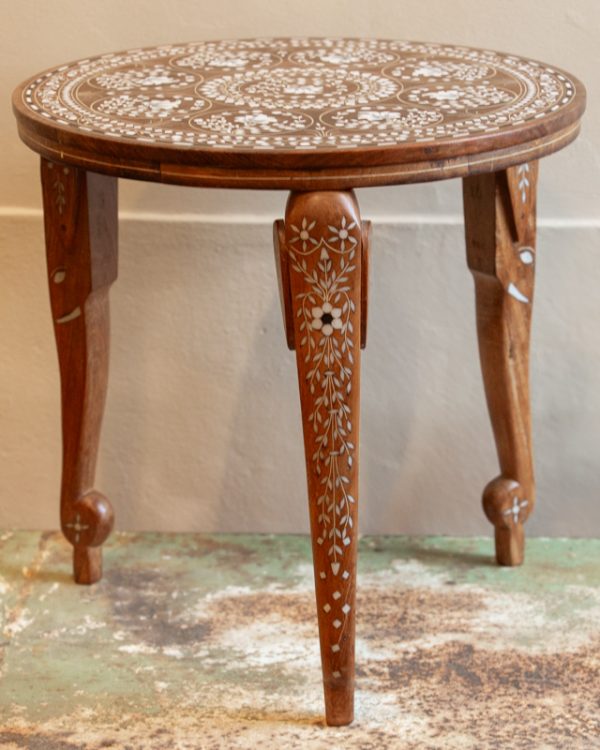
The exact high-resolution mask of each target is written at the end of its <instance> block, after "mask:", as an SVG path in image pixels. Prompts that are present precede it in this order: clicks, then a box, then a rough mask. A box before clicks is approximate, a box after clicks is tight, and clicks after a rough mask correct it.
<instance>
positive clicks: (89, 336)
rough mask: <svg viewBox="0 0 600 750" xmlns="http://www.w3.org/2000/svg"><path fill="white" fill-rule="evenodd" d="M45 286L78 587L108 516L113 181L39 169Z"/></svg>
mask: <svg viewBox="0 0 600 750" xmlns="http://www.w3.org/2000/svg"><path fill="white" fill-rule="evenodd" d="M41 173H42V190H43V199H44V224H45V234H46V256H47V261H48V282H49V286H50V301H51V307H52V317H53V321H54V332H55V336H56V345H57V349H58V359H59V365H60V378H61V397H62V398H61V401H62V438H63V466H62V482H61V503H60V517H61V526H62V530H63V533H64V534H65V536H66V538H67V539H68V540H69V541H70V542H71V544H72V545H73V546H74V574H75V580H76V581H77V582H78V583H94V582H95V581H97V580H99V579H100V577H101V576H102V551H101V545H102V543H103V542H104V541H105V540H106V538H107V537H108V535H109V533H110V531H111V528H112V524H113V512H112V508H111V505H110V503H109V501H108V500H107V499H106V498H105V497H104V496H103V495H101V494H100V493H99V492H96V491H95V490H94V473H95V468H96V456H97V453H98V442H99V438H100V426H101V422H102V413H103V410H104V401H105V397H106V386H107V378H108V343H109V311H108V290H109V287H110V285H111V284H112V282H113V281H114V280H115V279H116V277H117V180H116V178H114V177H107V176H104V175H99V174H94V173H91V172H85V171H83V170H79V169H73V168H71V167H65V166H63V165H61V164H55V163H52V162H50V161H47V160H45V159H42V163H41Z"/></svg>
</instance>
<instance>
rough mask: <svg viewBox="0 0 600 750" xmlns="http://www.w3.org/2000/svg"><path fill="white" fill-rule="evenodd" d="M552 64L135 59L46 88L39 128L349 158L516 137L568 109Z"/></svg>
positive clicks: (311, 53) (419, 58)
mask: <svg viewBox="0 0 600 750" xmlns="http://www.w3.org/2000/svg"><path fill="white" fill-rule="evenodd" d="M575 90H576V84H575V82H574V81H573V80H571V79H570V78H569V76H568V75H567V74H566V73H563V72H562V71H559V70H556V69H553V68H550V67H548V66H546V65H544V64H542V63H537V62H534V61H531V60H527V59H523V58H520V57H515V56H514V55H502V54H500V53H496V52H491V51H484V50H475V49H470V48H467V47H454V46H447V45H439V44H421V43H416V42H403V41H385V40H368V39H366V40H360V39H337V40H336V39H254V40H246V41H220V42H198V43H189V44H181V45H166V46H161V47H154V48H151V49H136V50H128V51H126V52H122V53H114V54H109V55H102V56H99V57H93V58H89V59H86V60H81V61H78V62H76V63H73V64H71V65H64V66H62V67H60V68H57V69H55V70H52V71H50V72H48V73H46V74H42V75H41V76H38V77H37V78H35V79H34V80H33V81H32V82H31V83H30V84H29V85H28V86H27V87H26V88H25V89H24V91H23V95H22V96H23V104H24V105H25V106H26V108H27V109H28V110H29V111H30V112H31V113H32V115H34V116H35V115H37V116H39V117H40V118H45V119H47V120H51V121H52V122H53V123H55V124H58V125H62V126H66V127H68V128H69V129H72V128H75V129H77V130H78V131H80V132H82V133H89V134H92V135H105V136H107V137H110V138H121V139H126V140H127V139H131V140H134V141H140V142H149V143H160V144H164V145H174V146H180V147H191V146H195V147H198V146H200V147H202V146H204V147H215V148H225V149H227V148H230V149H236V150H238V149H242V150H244V149H252V150H254V149H279V150H281V149H290V148H293V149H312V150H314V149H317V150H325V149H347V148H356V147H359V146H385V145H388V144H389V145H393V144H398V143H403V142H408V143H410V142H420V141H425V142H426V141H440V140H446V139H449V138H450V139H454V138H460V137H464V136H468V135H469V134H475V135H476V134H486V133H493V132H496V131H501V130H503V129H511V128H514V127H515V126H518V125H519V124H522V123H527V122H531V121H535V120H537V119H540V118H546V117H548V116H549V115H552V113H554V112H556V111H557V110H559V109H561V108H564V107H565V106H567V105H568V104H569V103H570V102H571V101H572V99H573V97H574V96H575Z"/></svg>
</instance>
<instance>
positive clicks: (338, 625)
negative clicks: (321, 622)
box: [333, 620, 342, 628]
mask: <svg viewBox="0 0 600 750" xmlns="http://www.w3.org/2000/svg"><path fill="white" fill-rule="evenodd" d="M341 626H342V623H341V622H340V620H334V621H333V627H334V628H339V627H341Z"/></svg>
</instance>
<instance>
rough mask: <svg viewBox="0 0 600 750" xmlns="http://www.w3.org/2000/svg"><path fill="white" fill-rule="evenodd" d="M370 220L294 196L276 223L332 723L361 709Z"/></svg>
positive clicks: (318, 196) (336, 203) (342, 200)
mask: <svg viewBox="0 0 600 750" xmlns="http://www.w3.org/2000/svg"><path fill="white" fill-rule="evenodd" d="M368 232H369V225H368V224H367V223H365V224H364V225H363V224H361V220H360V215H359V210H358V204H357V202H356V198H355V196H354V194H353V193H352V192H315V193H292V194H291V195H290V198H289V200H288V204H287V208H286V215H285V222H276V223H275V232H274V234H275V245H276V257H277V260H278V264H279V275H280V284H281V291H282V300H283V306H284V319H285V322H286V332H287V339H288V344H289V345H290V348H295V349H296V359H297V365H298V378H299V385H300V399H301V405H302V420H303V426H304V446H305V451H306V467H307V477H308V496H309V509H310V522H311V534H312V547H313V562H314V569H315V587H316V595H317V610H318V620H319V632H320V642H321V661H322V665H323V683H324V688H325V712H326V719H327V723H328V724H330V725H342V724H349V723H350V722H351V721H352V719H353V715H354V707H353V696H354V622H355V619H354V618H355V611H354V610H355V589H356V542H357V528H356V521H357V501H358V428H359V424H358V423H359V385H360V345H361V337H362V338H364V336H365V331H364V330H363V327H362V326H361V317H363V316H364V315H365V311H363V309H362V308H363V301H365V304H366V293H365V291H366V290H364V287H365V283H364V279H365V278H366V275H365V276H364V277H363V274H362V269H363V268H365V269H366V266H367V264H366V252H367V239H368Z"/></svg>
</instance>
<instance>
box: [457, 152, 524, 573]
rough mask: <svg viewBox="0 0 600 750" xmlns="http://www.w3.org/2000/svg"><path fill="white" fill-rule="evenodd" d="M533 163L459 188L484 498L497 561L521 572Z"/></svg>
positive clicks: (469, 179)
mask: <svg viewBox="0 0 600 750" xmlns="http://www.w3.org/2000/svg"><path fill="white" fill-rule="evenodd" d="M537 171H538V164H537V162H534V163H531V164H522V165H519V166H517V167H512V168H510V169H507V170H505V171H501V172H496V173H491V174H484V175H477V176H473V177H467V178H465V180H464V181H463V195H464V209H465V230H466V241H467V260H468V265H469V268H470V270H471V271H472V272H473V276H474V279H475V298H476V310H477V333H478V339H479V352H480V359H481V369H482V373H483V381H484V385H485V393H486V398H487V404H488V410H489V413H490V418H491V422H492V427H493V430H494V436H495V440H496V448H497V452H498V459H499V463H500V471H501V474H500V476H499V477H497V478H496V479H494V480H492V481H491V482H490V483H489V484H488V485H487V487H486V488H485V490H484V494H483V505H484V509H485V513H486V515H487V517H488V518H489V520H490V521H491V522H492V523H493V524H494V527H495V535H496V558H497V560H498V562H499V563H500V564H501V565H519V564H520V563H522V562H523V557H524V543H525V542H524V539H525V538H524V531H523V523H524V522H525V520H526V519H527V517H528V516H529V514H530V513H531V512H532V510H533V506H534V503H535V484H534V474H533V458H532V445H531V418H530V405H529V335H530V327H531V309H532V303H533V287H534V271H535V234H536V227H535V223H536V222H535V218H536V217H535V209H536V185H537Z"/></svg>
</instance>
